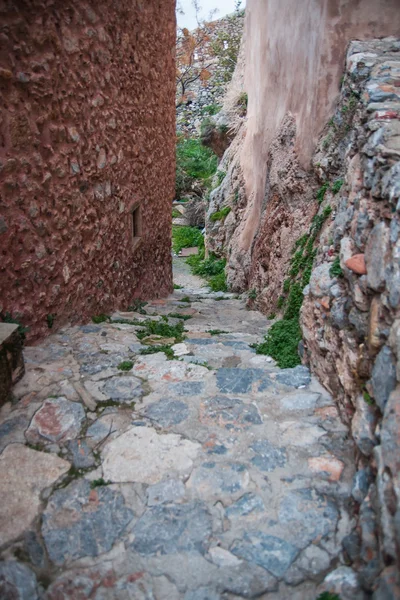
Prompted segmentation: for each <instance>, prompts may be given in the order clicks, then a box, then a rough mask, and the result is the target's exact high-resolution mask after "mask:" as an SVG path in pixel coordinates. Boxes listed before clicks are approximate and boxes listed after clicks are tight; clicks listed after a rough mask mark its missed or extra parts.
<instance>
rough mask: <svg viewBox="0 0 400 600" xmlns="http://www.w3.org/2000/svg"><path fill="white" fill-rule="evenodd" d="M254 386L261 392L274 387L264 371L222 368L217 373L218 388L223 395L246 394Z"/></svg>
mask: <svg viewBox="0 0 400 600" xmlns="http://www.w3.org/2000/svg"><path fill="white" fill-rule="evenodd" d="M254 384H255V385H256V387H257V388H258V389H259V391H263V390H265V389H267V388H268V387H270V386H271V385H272V383H271V381H270V378H269V377H268V375H266V374H265V372H264V371H263V370H262V369H235V368H222V369H218V371H217V386H218V389H219V391H220V392H222V393H223V394H246V393H248V392H250V391H251V390H252V387H253V385H254Z"/></svg>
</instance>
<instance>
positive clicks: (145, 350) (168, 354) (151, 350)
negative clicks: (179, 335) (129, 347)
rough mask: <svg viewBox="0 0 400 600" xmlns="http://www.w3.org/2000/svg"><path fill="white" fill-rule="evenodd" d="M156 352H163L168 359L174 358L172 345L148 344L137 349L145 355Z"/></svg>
mask: <svg viewBox="0 0 400 600" xmlns="http://www.w3.org/2000/svg"><path fill="white" fill-rule="evenodd" d="M158 352H164V354H165V356H166V357H167V359H168V360H173V359H174V358H175V355H174V351H173V350H172V346H167V345H164V346H148V348H142V350H140V351H139V354H141V355H143V356H146V355H147V354H157V353H158Z"/></svg>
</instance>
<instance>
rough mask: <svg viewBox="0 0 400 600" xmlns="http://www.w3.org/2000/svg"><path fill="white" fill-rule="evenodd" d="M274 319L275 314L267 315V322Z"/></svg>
mask: <svg viewBox="0 0 400 600" xmlns="http://www.w3.org/2000/svg"><path fill="white" fill-rule="evenodd" d="M275 317H276V314H275V313H271V314H270V315H268V320H269V321H273V320H274V319H275Z"/></svg>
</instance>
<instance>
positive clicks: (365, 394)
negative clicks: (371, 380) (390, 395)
mask: <svg viewBox="0 0 400 600" xmlns="http://www.w3.org/2000/svg"><path fill="white" fill-rule="evenodd" d="M363 398H364V401H365V402H366V403H367V404H368V405H369V406H374V405H375V402H374V399H373V398H371V394H369V392H367V390H364V391H363Z"/></svg>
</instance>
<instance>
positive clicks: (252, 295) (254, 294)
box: [249, 288, 257, 300]
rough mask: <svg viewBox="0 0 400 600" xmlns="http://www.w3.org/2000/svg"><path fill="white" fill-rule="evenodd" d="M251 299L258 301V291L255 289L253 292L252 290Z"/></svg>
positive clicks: (250, 292)
mask: <svg viewBox="0 0 400 600" xmlns="http://www.w3.org/2000/svg"><path fill="white" fill-rule="evenodd" d="M249 298H250V300H256V299H257V290H255V289H254V288H253V289H252V290H250V291H249Z"/></svg>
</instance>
